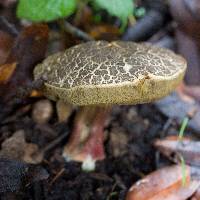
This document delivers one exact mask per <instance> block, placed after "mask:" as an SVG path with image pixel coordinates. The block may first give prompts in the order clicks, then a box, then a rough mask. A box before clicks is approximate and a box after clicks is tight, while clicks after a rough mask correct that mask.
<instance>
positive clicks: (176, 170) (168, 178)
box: [126, 165, 200, 200]
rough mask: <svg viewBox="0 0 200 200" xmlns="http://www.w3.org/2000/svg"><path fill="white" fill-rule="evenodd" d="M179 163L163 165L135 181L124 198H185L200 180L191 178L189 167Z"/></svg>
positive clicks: (147, 199) (166, 199) (159, 199)
mask: <svg viewBox="0 0 200 200" xmlns="http://www.w3.org/2000/svg"><path fill="white" fill-rule="evenodd" d="M182 181H183V170H182V167H181V166H180V165H174V166H170V167H164V168H162V169H159V170H157V171H155V172H153V173H151V174H149V175H147V176H146V177H145V178H144V179H142V180H139V181H138V182H136V183H135V184H134V185H133V186H132V187H131V188H130V189H129V191H128V194H127V197H126V200H163V199H165V200H186V199H187V198H189V197H190V196H191V195H192V194H193V193H194V192H195V191H196V190H197V188H198V187H199V185H200V182H199V181H197V180H192V179H191V174H190V167H189V166H186V168H185V185H184V186H183V184H182Z"/></svg>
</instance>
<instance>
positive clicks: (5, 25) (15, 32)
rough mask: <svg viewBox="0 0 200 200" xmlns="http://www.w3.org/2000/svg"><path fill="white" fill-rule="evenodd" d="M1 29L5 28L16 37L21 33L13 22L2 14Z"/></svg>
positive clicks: (0, 18)
mask: <svg viewBox="0 0 200 200" xmlns="http://www.w3.org/2000/svg"><path fill="white" fill-rule="evenodd" d="M0 29H2V30H5V31H6V32H8V33H10V34H11V35H12V36H14V37H16V36H17V35H18V34H19V32H18V30H17V29H16V28H15V26H14V25H13V24H11V23H10V22H9V21H8V20H7V19H6V18H5V17H4V16H0Z"/></svg>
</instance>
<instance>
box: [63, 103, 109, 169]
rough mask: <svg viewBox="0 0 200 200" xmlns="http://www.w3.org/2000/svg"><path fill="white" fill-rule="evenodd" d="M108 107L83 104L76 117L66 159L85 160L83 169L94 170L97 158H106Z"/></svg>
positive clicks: (66, 147)
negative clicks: (105, 128) (105, 139)
mask: <svg viewBox="0 0 200 200" xmlns="http://www.w3.org/2000/svg"><path fill="white" fill-rule="evenodd" d="M109 112H110V108H108V107H99V106H83V107H81V108H80V110H79V112H78V113H77V115H76V117H75V124H74V127H73V131H72V134H71V137H70V139H69V142H68V144H67V145H66V146H65V147H64V152H63V156H64V157H65V158H66V160H75V161H80V162H83V165H82V167H83V169H85V170H93V169H94V167H95V161H96V160H102V159H104V158H105V154H104V147H103V142H104V134H103V130H104V125H105V121H106V119H107V115H108V113H109Z"/></svg>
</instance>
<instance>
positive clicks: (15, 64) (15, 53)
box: [0, 24, 48, 104]
mask: <svg viewBox="0 0 200 200" xmlns="http://www.w3.org/2000/svg"><path fill="white" fill-rule="evenodd" d="M47 42H48V26H47V25H45V24H34V25H31V26H28V27H25V28H24V29H23V30H22V31H21V32H20V34H19V35H18V37H17V38H16V40H15V42H14V44H13V47H12V49H11V51H10V53H9V55H8V57H7V59H6V61H5V63H4V66H3V68H2V72H3V73H2V75H1V78H0V81H1V82H0V96H1V102H2V103H5V104H6V103H7V102H9V101H10V100H12V99H13V98H14V97H15V96H16V92H17V90H18V89H19V88H20V87H25V86H27V85H28V84H31V83H32V80H33V68H34V67H35V65H36V64H37V63H38V62H40V61H42V59H43V58H44V56H45V51H46V46H47Z"/></svg>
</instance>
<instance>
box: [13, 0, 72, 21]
mask: <svg viewBox="0 0 200 200" xmlns="http://www.w3.org/2000/svg"><path fill="white" fill-rule="evenodd" d="M75 9H76V0H19V3H18V6H17V16H18V17H19V18H23V19H27V20H30V21H33V22H41V21H45V22H48V21H52V20H56V19H60V18H64V17H68V16H69V15H71V14H72V13H73V12H74V11H75Z"/></svg>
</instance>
